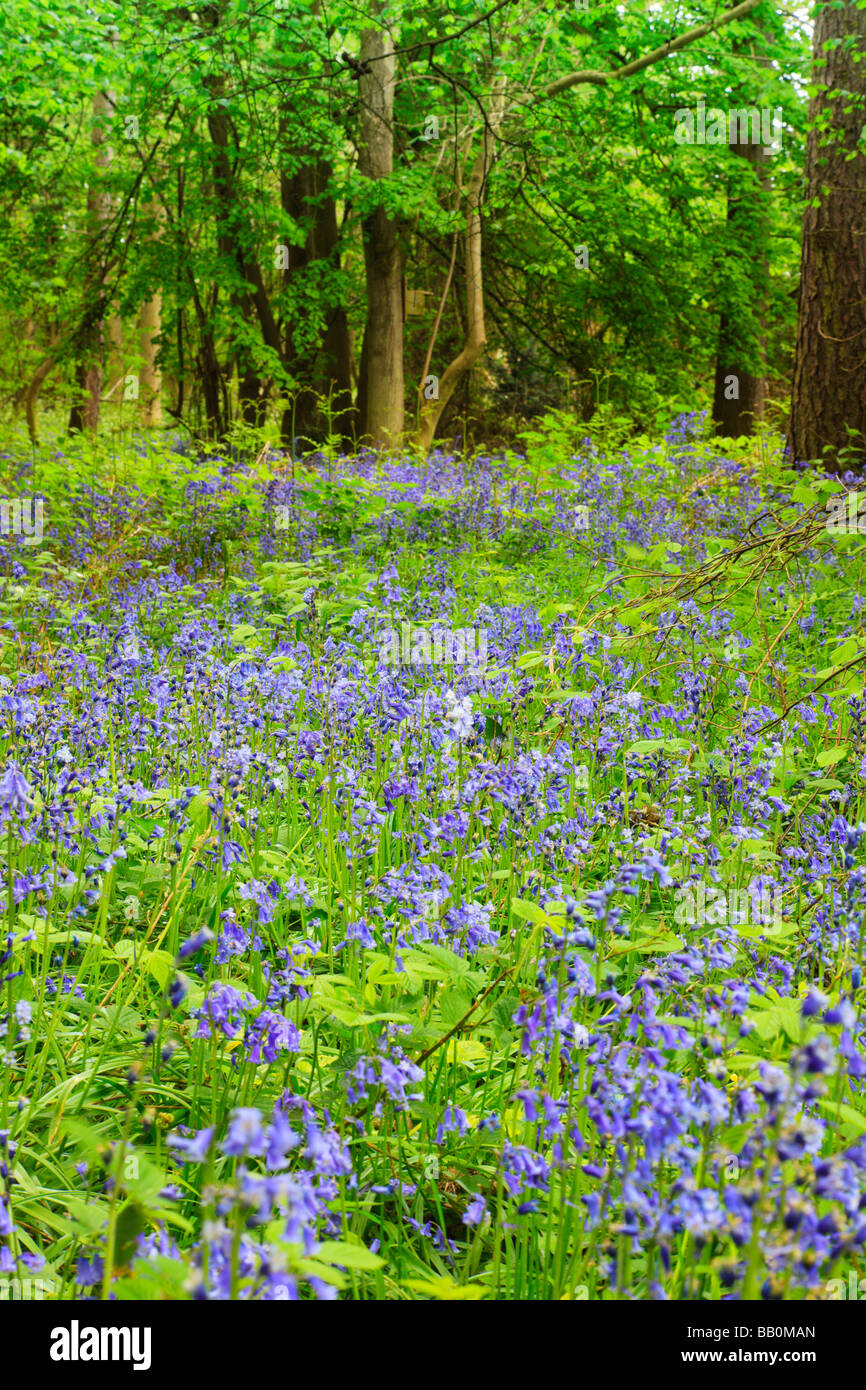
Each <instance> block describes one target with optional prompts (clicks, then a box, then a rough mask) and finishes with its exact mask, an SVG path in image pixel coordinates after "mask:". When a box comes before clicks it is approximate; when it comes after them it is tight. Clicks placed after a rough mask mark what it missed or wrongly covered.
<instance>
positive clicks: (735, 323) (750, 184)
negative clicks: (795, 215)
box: [713, 54, 770, 439]
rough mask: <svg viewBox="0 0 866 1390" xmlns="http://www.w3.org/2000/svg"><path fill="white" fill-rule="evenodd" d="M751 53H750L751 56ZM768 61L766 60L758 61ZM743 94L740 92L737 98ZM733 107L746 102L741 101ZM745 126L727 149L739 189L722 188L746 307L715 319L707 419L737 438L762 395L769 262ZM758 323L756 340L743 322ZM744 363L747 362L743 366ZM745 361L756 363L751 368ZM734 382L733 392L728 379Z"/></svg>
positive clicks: (757, 412) (760, 152)
mask: <svg viewBox="0 0 866 1390" xmlns="http://www.w3.org/2000/svg"><path fill="white" fill-rule="evenodd" d="M753 56H754V54H753ZM759 61H761V62H763V63H768V62H769V61H770V60H769V59H761V60H759ZM742 96H743V94H742V93H741V98H742ZM738 105H742V106H746V107H748V106H749V103H748V102H747V101H745V100H741V102H739V103H738ZM749 134H750V130H749V129H745V130H744V129H743V128H742V125H740V126H739V127H738V129H737V135H738V136H743V135H745V136H746V139H745V140H743V139H738V140H731V142H730V147H729V148H730V149H731V150H732V151H733V153H734V154H736V155H738V156H739V158H740V159H742V160H744V161H746V163H747V164H748V165H749V170H748V171H746V170H741V177H740V180H739V182H740V184H741V186H740V190H739V192H735V191H734V189H733V187H729V190H728V232H729V243H730V246H731V251H729V254H731V253H732V252H733V254H735V255H736V257H737V262H738V265H739V266H741V267H743V268H744V269H745V272H746V275H747V278H748V281H749V287H750V301H751V313H750V312H749V309H745V310H743V309H740V310H739V311H737V309H733V310H726V309H723V310H722V313H721V315H720V318H719V338H718V349H717V352H716V379H715V390H714V395H713V420H714V422H715V425H716V433H717V434H719V435H722V436H724V438H726V439H738V438H740V437H741V436H743V435H751V434H753V433H754V428H755V423H756V421H758V420H760V419H761V418H762V417H763V414H764V401H765V399H766V370H765V363H766V351H767V343H766V316H767V283H768V277H769V264H768V261H767V256H766V254H765V252H764V251H763V250H762V249H760V248H763V247H765V246H766V244H767V235H768V230H767V211H766V195H767V184H768V176H767V168H768V163H769V159H770V156H769V155H768V154H767V152H766V151H765V149H764V146H763V145H761V144H757V143H753V142H752V141H751V140H750V139H749V138H748V136H749ZM755 317H757V319H758V321H759V332H758V338H757V342H756V341H755V335H754V330H753V329H751V328H750V323H749V320H750V319H751V320H752V322H754V318H755ZM746 363H749V364H750V365H749V366H746V365H745V364H746ZM751 364H754V365H755V366H757V367H758V370H757V371H752V370H751V369H750V368H751ZM732 380H733V381H734V382H735V383H736V395H734V394H733V391H732V387H731V382H732Z"/></svg>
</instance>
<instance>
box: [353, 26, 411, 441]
mask: <svg viewBox="0 0 866 1390" xmlns="http://www.w3.org/2000/svg"><path fill="white" fill-rule="evenodd" d="M361 62H362V63H367V64H369V70H368V71H367V72H366V73H364V74H362V76H361V77H360V79H359V82H358V89H359V96H360V102H361V148H360V157H359V163H358V167H359V169H360V172H361V173H362V174H363V175H365V177H366V178H368V179H373V180H376V181H382V180H385V179H387V178H388V177H389V175H390V174H391V172H392V171H393V167H394V78H395V58H394V48H393V44H392V42H391V39H390V37H389V36H388V34H386V33H385V32H384V31H383V30H381V29H365V30H364V31H363V32H362V34H361ZM363 234H364V268H365V272H366V284H367V323H366V327H365V330H364V342H363V347H362V349H361V371H360V380H359V385H358V414H359V430H360V435H361V438H362V439H363V440H366V441H367V442H369V443H372V444H373V445H376V446H380V447H388V446H390V445H394V444H396V443H397V442H398V441H399V439H400V436H401V435H402V433H403V253H402V249H401V246H400V238H399V228H398V225H397V221H396V219H395V218H393V217H391V216H390V215H389V214H388V211H387V209H386V207H385V205H384V202H383V201H381V200H380V201H379V203H378V206H376V207H375V208H374V210H373V211H372V212H371V213H370V215H369V216H368V217H366V218H365V219H364V228H363Z"/></svg>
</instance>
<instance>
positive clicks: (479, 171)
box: [418, 79, 505, 449]
mask: <svg viewBox="0 0 866 1390" xmlns="http://www.w3.org/2000/svg"><path fill="white" fill-rule="evenodd" d="M504 103H505V85H504V82H503V80H502V79H497V81H496V82H495V84H494V88H493V94H492V100H491V110H490V113H489V116H488V120H487V122H486V123H485V126H484V131H483V134H482V137H481V148H480V149H479V151H478V154H477V155H476V158H475V163H474V165H473V167H472V173H471V175H470V177H469V184H468V186H467V189H466V237H465V259H466V336H465V338H464V342H463V347H462V348H461V350H460V352H459V353H458V354H457V356H456V357H455V358H454V360H453V361H452V362H450V363H449V365H448V366H447V367H446V369H445V372H444V374H443V376H442V377H441V378H439V380H438V383H437V385H438V396H437V397H431V398H430V399H427V398H426V390H425V382H426V381H427V380H428V379H429V378H427V374H426V370H425V379H424V380H422V382H421V385H420V386H419V389H418V397H419V404H420V419H419V426H418V443H419V444H420V445H421V447H422V448H423V449H429V448H430V445H431V444H432V442H433V438H434V435H435V433H436V426H437V425H438V423H439V420H440V419H441V417H442V412H443V411H444V409H445V407H446V406H447V404H448V402H449V400H450V399H451V397H452V396H453V394H454V392H455V390H456V389H457V386H458V385H459V383H460V382H461V380H462V379H463V378H464V377H465V376H466V375H467V373H469V372H470V371H471V370H472V368H473V367H474V365H475V363H476V362H477V361H478V359H479V357H480V356H481V354H482V353H483V351H484V346H485V343H486V342H487V329H486V325H485V320H484V270H483V255H482V238H481V203H482V199H483V197H484V190H485V188H486V185H487V178H488V175H489V173H490V166H491V164H492V163H493V145H494V138H495V134H496V132H497V131H498V129H499V126H500V123H501V121H502V112H503V108H504ZM428 364H429V354H428ZM433 375H434V378H435V376H436V374H435V373H434V374H433Z"/></svg>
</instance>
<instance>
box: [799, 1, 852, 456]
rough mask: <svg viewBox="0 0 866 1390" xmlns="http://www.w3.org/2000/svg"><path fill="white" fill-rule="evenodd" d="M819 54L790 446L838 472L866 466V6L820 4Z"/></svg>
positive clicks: (811, 116)
mask: <svg viewBox="0 0 866 1390" xmlns="http://www.w3.org/2000/svg"><path fill="white" fill-rule="evenodd" d="M825 45H829V48H828V49H827V51H826V52H825ZM812 57H813V70H812V81H813V85H814V91H815V94H814V96H813V97H812V99H811V102H810V104H809V121H810V126H811V129H810V131H809V138H808V143H807V146H806V181H807V187H806V198H807V201H806V211H805V214H804V217H803V251H802V258H801V273H800V299H799V313H798V320H797V345H796V349H795V353H794V379H793V389H792V393H791V419H790V424H789V429H788V444H789V446H790V449H791V453H792V456H793V458H794V460H795V461H796V460H810V461H811V460H817V459H823V460H824V461H825V464H826V466H827V467H828V468H829V469H830V470H831V471H833V472H841V471H842V470H843V469H844V468H846V467H851V466H852V465H853V466H855V467H858V468H861V469H862V468H864V466H866V158H864V156H863V154H862V152H861V150H862V147H861V146H860V145H859V140H860V133H861V130H862V129H863V126H864V124H866V109H864V98H866V9H862V8H859V7H858V6H857V5H856V4H853V3H847V4H837V3H833V4H830V3H825V4H822V5H820V6H819V8H818V13H817V16H816V22H815V34H814V39H813V45H812ZM840 93H841V94H840ZM850 430H855V431H859V434H856V435H853V436H852V435H851V434H849V431H850ZM849 445H854V446H856V450H857V453H856V454H855V455H847V456H845V455H843V456H842V457H840V455H839V450H841V449H844V448H845V447H846V446H849Z"/></svg>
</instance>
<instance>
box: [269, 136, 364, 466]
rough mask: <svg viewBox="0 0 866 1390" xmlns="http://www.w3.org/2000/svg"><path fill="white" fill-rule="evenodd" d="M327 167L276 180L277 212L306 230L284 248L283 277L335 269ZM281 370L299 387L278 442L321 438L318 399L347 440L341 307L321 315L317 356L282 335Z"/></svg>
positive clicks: (347, 348)
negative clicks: (316, 267) (299, 242)
mask: <svg viewBox="0 0 866 1390" xmlns="http://www.w3.org/2000/svg"><path fill="white" fill-rule="evenodd" d="M331 174H332V171H331V166H330V164H329V163H328V162H327V160H323V159H320V160H317V161H316V162H315V163H305V164H303V165H302V166H301V168H299V169H298V170H296V171H295V172H294V173H292V174H287V173H283V175H282V177H281V180H280V187H281V195H282V205H283V210H284V211H285V212H287V213H288V214H289V216H290V217H291V218H292V219H293V221H295V222H297V223H298V225H299V226H301V227H304V226H306V227H307V237H306V241H305V242H304V244H303V246H295V245H292V246H289V248H288V253H289V254H288V265H287V266H286V267H285V275H286V277H287V278H288V277H290V276H291V275H293V274H297V272H298V271H300V270H303V269H305V268H306V267H307V266H309V265H311V264H312V263H313V262H314V261H321V262H326V263H330V264H331V265H332V266H333V267H334V269H335V270H336V271H338V270H339V267H340V253H339V231H338V228H337V207H336V203H335V202H334V199H333V198H332V197H330V196H329V195H328V192H327V190H328V185H329V183H330V180H331ZM285 360H286V368H287V370H288V371H289V372H291V374H292V375H293V376H294V377H295V378H296V379H298V380H300V381H301V382H303V383H304V384H303V385H302V387H301V390H300V391H299V393H298V394H297V395H296V397H295V400H294V403H293V406H292V407H290V408H289V409H288V410H286V411H285V413H284V415H283V430H282V433H283V438H284V439H285V440H287V441H290V440H291V436H292V434H293V433H294V434H295V435H297V436H299V437H302V438H304V439H307V440H311V441H312V440H313V439H315V437H316V436H317V435H321V434H323V433H324V432H325V429H324V421H323V416H322V412H321V409H320V399H321V398H326V399H329V400H330V409H331V412H332V426H333V430H334V432H335V433H336V434H338V435H340V436H341V437H342V438H343V440H344V442H346V443H349V442H350V441H351V439H352V433H353V430H352V427H353V421H354V410H353V406H352V355H351V344H350V341H349V320H348V317H347V315H346V310H345V308H344V307H343V305H342V304H340V303H336V304H332V305H331V306H330V307H329V308H328V310H327V314H326V325H325V331H324V334H323V337H322V342H321V344H320V347H319V350H318V351H315V352H310V351H309V349H306V350H305V349H304V348H303V347H302V346H301V345H300V343H297V342H296V341H295V339H294V335H293V334H292V330H291V327H290V328H289V331H288V333H287V335H286V347H285Z"/></svg>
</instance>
